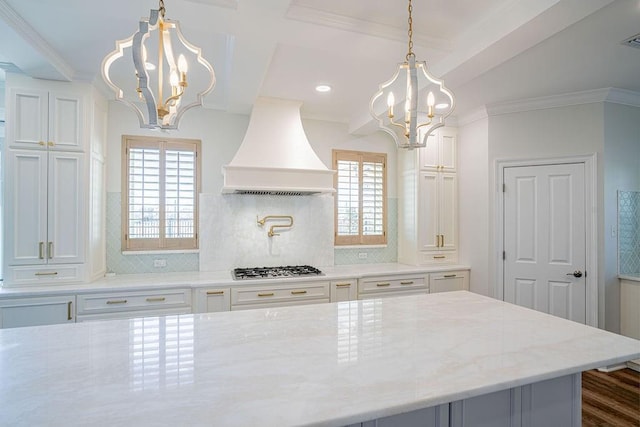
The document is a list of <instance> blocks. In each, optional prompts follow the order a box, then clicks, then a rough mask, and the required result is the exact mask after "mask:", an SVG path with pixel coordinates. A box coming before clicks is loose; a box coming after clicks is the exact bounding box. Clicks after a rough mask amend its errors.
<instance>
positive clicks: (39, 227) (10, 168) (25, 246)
mask: <svg viewBox="0 0 640 427" xmlns="http://www.w3.org/2000/svg"><path fill="white" fill-rule="evenodd" d="M6 160H7V162H6V163H5V164H6V166H7V171H6V175H5V176H6V177H7V180H6V187H5V188H6V194H5V202H6V203H5V224H4V226H5V247H4V250H5V254H6V260H7V265H27V264H45V263H46V257H45V253H44V251H45V244H46V241H47V152H46V151H38V150H7V159H6Z"/></svg>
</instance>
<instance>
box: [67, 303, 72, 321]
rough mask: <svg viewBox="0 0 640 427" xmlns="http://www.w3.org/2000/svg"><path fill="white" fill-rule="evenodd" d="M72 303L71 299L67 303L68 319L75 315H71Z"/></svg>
mask: <svg viewBox="0 0 640 427" xmlns="http://www.w3.org/2000/svg"><path fill="white" fill-rule="evenodd" d="M72 303H73V301H69V302H68V303H67V320H71V319H73V317H71V304H72Z"/></svg>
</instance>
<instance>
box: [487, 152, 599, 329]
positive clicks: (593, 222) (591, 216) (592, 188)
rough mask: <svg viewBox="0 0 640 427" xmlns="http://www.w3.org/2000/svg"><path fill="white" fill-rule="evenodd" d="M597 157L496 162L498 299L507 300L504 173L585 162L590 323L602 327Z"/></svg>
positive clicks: (587, 302) (586, 267)
mask: <svg viewBox="0 0 640 427" xmlns="http://www.w3.org/2000/svg"><path fill="white" fill-rule="evenodd" d="M597 160H598V159H597V154H596V153H593V154H590V155H583V156H570V157H551V158H523V159H500V160H496V163H495V164H496V168H495V176H494V182H495V191H496V193H497V197H496V198H495V209H496V214H495V229H494V238H495V241H494V247H495V248H496V251H495V254H494V256H495V277H496V282H495V283H496V285H495V288H494V296H495V297H496V298H497V299H500V300H502V301H504V266H503V260H502V252H503V251H504V193H503V191H502V184H503V183H504V172H505V171H504V170H505V168H509V167H524V166H545V165H562V164H568V163H582V164H583V165H584V184H585V209H586V213H585V214H586V215H585V231H586V236H585V246H586V247H585V249H586V265H585V271H586V272H587V276H586V278H585V279H586V280H585V281H586V284H585V286H586V287H587V288H586V290H585V297H586V301H585V304H586V307H585V311H586V324H587V325H589V326H593V327H596V328H597V327H598V205H597V202H598V181H597Z"/></svg>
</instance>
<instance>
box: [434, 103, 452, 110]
mask: <svg viewBox="0 0 640 427" xmlns="http://www.w3.org/2000/svg"><path fill="white" fill-rule="evenodd" d="M445 108H449V104H446V103H445V104H436V110H444V109H445Z"/></svg>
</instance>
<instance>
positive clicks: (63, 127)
mask: <svg viewBox="0 0 640 427" xmlns="http://www.w3.org/2000/svg"><path fill="white" fill-rule="evenodd" d="M82 115H83V109H82V98H81V97H80V96H78V95H76V94H68V93H58V92H51V93H50V94H49V141H48V143H49V146H50V147H51V148H53V149H59V150H82V148H83V127H82V123H83V122H84V120H83V117H82Z"/></svg>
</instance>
